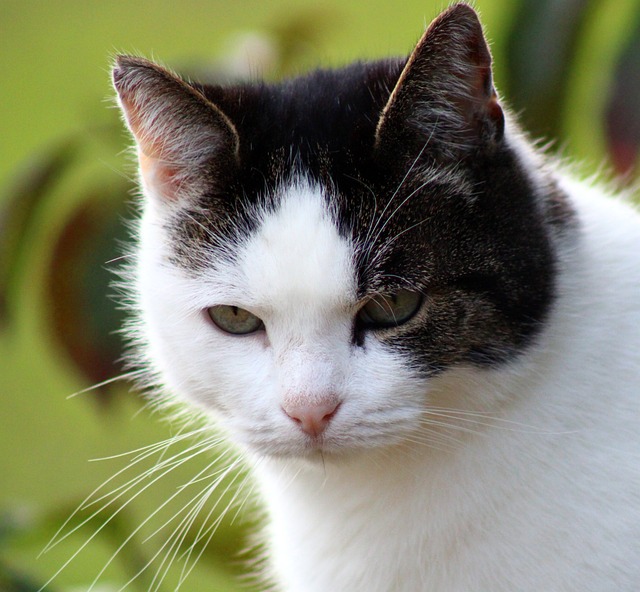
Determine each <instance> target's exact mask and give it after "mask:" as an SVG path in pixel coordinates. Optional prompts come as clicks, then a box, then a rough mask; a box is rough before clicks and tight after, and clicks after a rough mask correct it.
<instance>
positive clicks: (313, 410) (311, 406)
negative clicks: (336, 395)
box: [282, 398, 340, 438]
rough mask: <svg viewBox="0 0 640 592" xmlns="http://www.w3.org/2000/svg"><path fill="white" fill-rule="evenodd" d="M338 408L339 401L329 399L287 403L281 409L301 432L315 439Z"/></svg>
mask: <svg viewBox="0 0 640 592" xmlns="http://www.w3.org/2000/svg"><path fill="white" fill-rule="evenodd" d="M339 406H340V401H338V400H337V399H333V398H331V399H327V400H322V401H318V402H311V401H305V402H287V403H284V404H283V405H282V409H283V411H284V412H285V413H286V414H287V415H288V416H289V417H290V418H291V419H292V420H293V421H295V422H296V423H297V424H299V425H300V428H301V429H302V431H303V432H305V433H306V434H309V436H312V437H314V438H317V437H318V436H319V435H320V434H322V432H324V431H325V429H326V428H327V426H328V425H329V422H330V421H331V419H332V418H333V416H334V415H335V414H336V412H337V411H338V407H339Z"/></svg>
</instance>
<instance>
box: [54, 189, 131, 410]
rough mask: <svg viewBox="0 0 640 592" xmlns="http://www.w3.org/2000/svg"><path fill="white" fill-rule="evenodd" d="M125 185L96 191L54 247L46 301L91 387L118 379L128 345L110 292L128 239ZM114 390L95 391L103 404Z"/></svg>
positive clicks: (62, 339) (60, 339)
mask: <svg viewBox="0 0 640 592" xmlns="http://www.w3.org/2000/svg"><path fill="white" fill-rule="evenodd" d="M129 189H130V186H128V184H126V183H124V182H123V183H120V184H118V183H116V184H115V185H112V186H109V187H105V188H100V189H93V190H90V191H88V192H87V194H86V195H85V196H84V197H83V199H82V200H80V201H79V203H78V204H77V206H76V208H75V210H74V211H73V212H72V213H71V215H70V216H69V218H68V219H67V220H65V223H64V226H63V228H62V230H61V232H60V234H59V236H58V237H57V240H56V243H55V244H54V245H53V253H52V257H51V263H50V265H49V267H48V275H47V277H46V283H45V297H46V302H47V305H48V309H49V315H50V318H51V323H52V329H53V335H54V338H55V339H56V340H57V341H58V342H59V343H60V345H62V347H63V350H64V351H65V352H66V353H67V355H68V356H69V357H70V358H71V360H73V362H74V363H75V365H76V366H77V368H78V369H79V370H80V371H81V372H82V373H83V375H84V376H85V378H86V380H87V381H88V382H89V384H98V383H101V382H103V381H106V380H109V379H112V378H114V377H116V376H118V375H119V373H120V372H121V367H120V364H119V362H118V360H120V358H121V357H122V354H123V350H124V345H123V341H122V338H121V335H120V333H119V332H118V331H119V329H120V328H121V327H122V326H123V324H124V319H125V314H124V312H123V311H122V310H120V309H119V308H118V305H117V303H116V302H115V301H114V299H113V290H112V289H111V288H110V285H111V283H112V282H113V280H114V279H115V276H114V274H113V273H112V269H113V268H114V266H117V265H119V263H118V261H119V260H120V259H121V258H122V252H121V251H120V250H119V248H118V239H119V240H120V241H123V242H124V241H125V240H126V238H127V233H126V230H125V227H124V224H123V221H122V219H123V217H124V215H125V202H124V198H125V197H126V196H127V195H128V193H129ZM110 392H113V391H112V390H110V389H109V388H107V387H104V388H98V389H96V393H97V394H98V395H99V396H100V397H101V400H103V401H107V400H108V394H109V393H110Z"/></svg>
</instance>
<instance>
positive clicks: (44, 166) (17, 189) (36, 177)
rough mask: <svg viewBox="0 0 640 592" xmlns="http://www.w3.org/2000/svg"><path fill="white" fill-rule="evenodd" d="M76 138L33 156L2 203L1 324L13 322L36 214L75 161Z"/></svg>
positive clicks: (0, 241)
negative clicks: (12, 306) (15, 288)
mask: <svg viewBox="0 0 640 592" xmlns="http://www.w3.org/2000/svg"><path fill="white" fill-rule="evenodd" d="M77 153H78V145H77V142H75V141H66V142H64V143H62V144H60V145H56V146H54V147H52V148H51V149H50V150H48V151H46V152H44V153H41V154H38V155H37V156H36V157H34V158H32V159H31V160H30V161H29V162H28V163H27V165H26V166H25V168H24V170H23V171H22V172H21V173H20V174H19V175H18V176H17V178H16V180H15V181H14V183H13V184H12V186H11V187H10V188H9V190H8V192H7V195H6V196H4V199H3V201H2V203H0V328H1V327H3V326H6V325H7V324H8V323H10V322H11V318H10V312H9V307H8V301H9V298H10V296H9V292H10V291H11V289H12V284H13V281H14V279H15V277H16V272H17V270H18V268H19V265H20V261H21V259H22V252H23V249H24V247H25V246H26V240H27V239H28V237H29V230H30V228H31V224H32V222H33V218H34V215H35V213H36V212H37V210H38V209H39V208H40V206H41V204H42V202H43V201H46V199H47V196H48V195H49V193H50V192H51V190H52V188H53V187H54V186H55V184H56V182H57V181H58V180H59V179H60V178H61V177H62V176H63V175H64V174H65V173H66V172H67V170H68V169H69V168H70V167H71V166H72V165H73V164H74V162H75V157H76V155H77Z"/></svg>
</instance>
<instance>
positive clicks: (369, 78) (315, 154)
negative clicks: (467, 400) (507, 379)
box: [166, 9, 573, 373]
mask: <svg viewBox="0 0 640 592" xmlns="http://www.w3.org/2000/svg"><path fill="white" fill-rule="evenodd" d="M469 10H470V9H469ZM463 12H464V11H463ZM457 18H458V17H457ZM459 18H462V19H463V20H464V22H463V23H462V24H464V27H462V26H460V27H457V29H456V35H457V37H456V38H455V39H453V40H452V41H451V43H453V44H456V43H457V44H461V43H476V44H482V43H484V40H483V39H482V35H481V30H480V29H478V27H479V25H478V27H476V26H475V25H474V24H473V23H472V22H467V20H465V19H468V18H469V15H468V14H466V13H464V14H462V16H461V17H459ZM446 24H447V23H446V22H445V23H444V24H442V23H441V24H439V25H438V27H439V28H437V34H438V35H439V37H438V46H437V48H435V49H434V48H431V47H429V43H428V41H429V39H428V38H427V37H425V38H423V41H421V44H422V46H424V47H423V49H421V50H420V51H444V52H446V51H447V48H446V39H447V35H446V33H447V31H446V28H445V25H446ZM454 24H455V25H456V26H457V25H459V24H460V23H454ZM432 27H433V25H432ZM478 31H480V33H478ZM428 34H429V33H427V35H428ZM425 39H426V41H425ZM420 47H421V45H419V46H418V48H420ZM425 48H426V49H425ZM455 49H456V50H457V53H456V52H454V54H455V55H459V56H465V55H467V54H469V55H471V58H470V59H473V60H476V61H478V62H479V64H480V65H479V66H478V65H476V64H475V63H474V64H471V65H469V64H466V66H468V68H467V69H466V70H461V69H460V68H457V67H453V68H452V74H451V76H452V77H453V79H455V80H453V82H452V84H454V85H455V89H454V90H455V92H456V93H458V95H456V96H461V95H460V85H461V82H460V76H459V72H460V71H464V72H465V76H467V77H468V78H469V80H471V81H472V82H473V84H474V85H475V86H474V88H473V89H471V91H473V92H475V93H476V94H475V95H473V96H471V98H468V97H467V98H465V100H464V101H463V100H461V99H456V100H454V101H453V102H452V103H451V104H450V105H449V107H448V108H450V109H451V110H452V114H451V117H449V118H448V120H447V121H448V123H447V126H446V128H445V129H444V132H443V134H440V135H439V128H438V125H437V122H438V116H437V115H433V114H432V113H430V111H429V110H430V105H431V103H430V101H431V102H433V106H434V109H435V110H439V111H442V109H443V108H446V107H447V105H446V101H445V102H444V103H443V100H442V98H441V97H438V98H434V97H436V96H437V91H438V88H437V86H435V85H436V83H437V84H442V85H446V84H447V77H446V76H445V75H443V74H442V73H441V72H439V74H438V76H437V77H434V79H433V80H426V81H421V82H420V80H419V79H420V77H423V78H424V77H426V78H427V79H428V77H429V71H428V63H430V61H433V63H435V64H438V67H440V65H441V64H443V63H446V61H443V60H442V59H435V58H433V56H431V55H427V56H426V57H425V56H418V58H416V56H415V55H414V56H412V57H411V58H410V59H409V61H408V62H407V60H383V61H377V62H372V63H355V64H352V65H350V66H348V67H346V68H342V69H337V70H317V71H315V72H312V73H310V74H307V75H305V76H302V77H299V78H295V79H292V80H288V81H285V82H282V83H279V84H263V83H259V84H246V85H239V86H233V87H229V88H220V87H213V86H203V85H197V84H196V85H193V86H194V88H195V89H196V90H197V91H198V92H199V93H201V95H202V96H203V97H206V99H207V100H208V101H209V102H211V103H213V104H214V105H215V106H216V107H217V108H218V109H219V110H220V111H221V112H222V113H223V114H224V115H225V116H226V117H227V118H228V119H229V121H230V122H231V123H232V125H233V127H234V129H235V130H236V131H237V135H238V138H239V148H238V153H237V158H236V159H234V160H233V161H232V160H231V159H228V160H226V161H225V162H227V163H229V164H228V166H226V167H225V168H224V170H221V168H220V167H219V166H216V163H212V164H211V168H210V170H209V173H208V174H209V175H210V177H211V179H210V182H208V183H207V184H206V186H207V187H208V189H207V191H205V192H203V193H202V195H201V197H200V198H199V199H197V200H190V201H188V202H187V203H184V204H182V207H181V208H180V209H178V210H175V209H174V210H171V211H172V212H174V213H173V214H171V216H170V217H168V219H167V224H166V228H167V230H168V232H169V236H170V237H171V240H172V243H173V244H174V245H175V247H174V263H176V264H178V265H180V266H182V267H184V268H185V269H187V270H189V271H191V272H193V273H195V274H197V273H198V272H199V270H200V269H202V266H204V265H206V258H205V257H203V256H202V254H203V253H211V252H212V251H213V252H216V253H218V255H219V256H220V257H229V256H233V244H234V243H235V242H236V241H237V240H238V239H240V238H241V237H242V236H243V235H246V234H248V233H250V232H252V230H254V228H255V226H256V220H255V218H254V216H255V206H256V205H261V206H262V207H265V206H266V207H275V206H276V205H277V202H278V191H279V189H280V188H281V187H282V185H283V183H286V182H287V181H288V180H291V179H295V178H296V177H298V176H302V177H304V178H307V179H309V180H310V181H312V182H313V183H316V184H319V185H321V186H322V187H323V188H324V189H325V192H326V194H327V195H328V196H329V199H330V201H331V202H332V204H333V206H334V209H335V212H336V218H337V223H338V226H339V230H340V232H341V233H342V234H343V235H344V236H346V237H348V238H349V239H350V240H352V241H353V243H354V244H355V245H357V253H356V267H357V273H358V287H359V295H360V296H366V295H368V294H374V293H380V292H383V293H390V292H393V291H394V290H397V289H398V288H410V289H414V290H418V291H420V292H421V293H422V294H423V295H424V298H425V304H424V307H423V310H422V312H421V313H420V314H419V315H417V316H416V317H415V318H414V319H413V320H411V321H409V322H407V323H406V324H404V325H402V326H400V327H397V328H395V329H385V330H381V331H379V332H378V333H377V334H376V335H375V336H369V335H355V336H354V340H355V343H357V344H362V345H364V346H365V347H366V341H367V339H368V338H369V337H375V338H377V339H380V340H382V341H383V342H385V343H388V344H389V346H392V347H394V348H400V349H402V350H404V351H405V352H406V353H407V355H408V356H409V357H410V358H411V359H412V360H414V362H415V366H416V368H417V369H418V370H420V371H421V372H424V373H435V372H438V371H441V370H443V369H445V368H447V367H449V366H451V365H454V364H460V363H470V364H474V365H480V366H482V365H493V364H496V363H500V362H503V361H505V360H509V359H511V358H512V357H513V356H514V355H517V354H518V353H519V352H521V351H522V350H523V349H524V348H525V347H526V345H527V344H528V343H529V342H530V341H531V340H532V338H533V337H534V336H535V335H536V333H537V332H538V331H539V330H540V328H541V327H542V326H543V324H544V321H545V318H546V316H547V313H548V311H549V308H550V306H551V304H552V302H553V298H554V284H555V275H556V256H555V254H554V244H555V243H557V238H558V237H559V236H561V235H562V234H563V233H565V232H566V230H567V229H568V228H570V227H571V225H572V223H573V214H572V211H571V208H570V206H569V205H568V202H567V200H566V198H565V196H563V195H562V194H561V193H560V192H559V191H558V190H557V189H556V188H555V184H554V182H553V179H552V178H551V177H550V176H549V175H548V174H547V173H545V172H544V171H540V170H530V169H529V168H528V167H527V166H525V164H523V158H522V157H521V156H520V155H519V153H518V151H517V149H516V148H515V147H513V146H511V145H510V143H509V140H508V138H509V136H508V133H507V136H503V129H502V124H503V120H502V111H501V109H500V107H499V105H498V104H497V102H496V97H495V93H494V91H493V87H492V85H491V78H490V69H489V70H487V68H488V67H489V66H488V64H489V65H490V61H487V60H490V56H489V53H488V50H487V49H486V46H484V47H480V48H479V49H478V48H476V50H475V51H466V53H465V52H464V51H462V49H461V47H456V48H455ZM416 51H418V50H416ZM423 58H424V59H423ZM426 58H429V59H426ZM432 58H433V59H432ZM459 59H463V58H459ZM464 59H466V58H464ZM407 63H409V64H412V63H415V64H418V65H419V67H420V68H421V70H420V72H418V73H415V72H413V71H411V72H410V75H407V73H406V69H405V65H406V64H407ZM424 64H427V66H425V65H424ZM454 66H455V64H454ZM476 67H478V68H481V70H477V71H478V72H480V73H481V74H482V77H481V78H477V77H475V78H474V76H475V73H476V70H475V69H474V68H476ZM403 69H405V71H404V72H403ZM401 74H402V78H401ZM478 76H480V75H479V74H478ZM399 79H400V80H401V83H400V84H402V81H403V80H405V79H406V80H411V85H412V86H411V88H409V90H406V89H403V88H400V91H398V89H396V90H394V88H395V87H396V84H397V83H398V80H399ZM416 80H418V81H419V82H420V83H418V82H416ZM434 81H435V82H434ZM478 81H479V82H478ZM422 82H424V84H423V83H422ZM470 84H471V83H470ZM425 88H428V89H429V91H428V92H425V91H424V89H425ZM450 90H451V89H447V88H443V89H442V93H443V95H446V92H445V91H447V92H449V91H450ZM392 91H393V95H392ZM412 93H418V95H419V96H412ZM450 94H451V93H450ZM390 97H395V98H396V105H395V106H394V105H392V107H391V108H390V109H387V110H386V111H385V108H386V107H387V105H388V104H389V103H390ZM398 97H399V98H398ZM190 100H193V97H190ZM412 100H413V101H415V103H416V105H418V104H419V110H420V115H419V117H420V120H417V119H416V118H417V117H418V115H416V114H415V113H414V112H413V111H412V109H411V101H412ZM397 105H400V106H399V107H398V106H397ZM443 105H444V107H443ZM416 108H417V107H416ZM467 108H468V109H472V111H470V112H464V109H467ZM461 110H462V111H461ZM383 112H384V113H385V117H386V120H385V122H384V125H383V126H382V131H381V130H380V129H379V127H380V126H379V124H380V122H381V121H382V120H381V116H382V114H383ZM432 115H433V116H432ZM403 117H404V118H410V119H411V121H410V122H408V123H407V127H406V129H405V130H404V131H403V132H402V133H395V130H396V129H397V126H401V125H402V119H403ZM420 121H424V122H426V123H425V126H424V129H422V128H421V127H420V125H421V124H420ZM456 122H458V124H460V125H466V124H468V125H469V126H470V127H469V128H468V129H466V130H465V133H464V134H461V133H458V132H457V131H455V130H454V131H455V133H454V131H452V130H453V127H452V126H455V125H458V124H456ZM460 122H462V123H460ZM409 124H410V125H409ZM391 126H393V127H391ZM390 127H391V129H390ZM456 134H457V135H456ZM454 136H456V139H455V141H453V140H452V138H453V137H454ZM460 137H463V138H464V145H460V142H459V138H460ZM447 142H449V144H447Z"/></svg>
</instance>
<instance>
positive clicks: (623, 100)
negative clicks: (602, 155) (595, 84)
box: [606, 12, 640, 176]
mask: <svg viewBox="0 0 640 592" xmlns="http://www.w3.org/2000/svg"><path fill="white" fill-rule="evenodd" d="M639 113H640V12H639V13H638V15H637V18H636V25H635V28H634V31H633V34H632V35H631V37H630V39H629V41H628V43H627V44H626V47H625V48H624V51H623V53H622V55H621V56H620V59H619V61H618V64H617V66H616V69H615V73H614V80H613V88H612V90H611V95H610V98H609V102H608V105H607V108H606V132H607V144H608V147H609V152H610V154H611V159H612V161H613V166H614V169H615V171H616V173H618V174H620V175H629V176H631V175H630V174H631V173H633V171H634V168H635V166H636V165H637V162H638V154H639V149H640V117H639V116H638V115H639Z"/></svg>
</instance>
